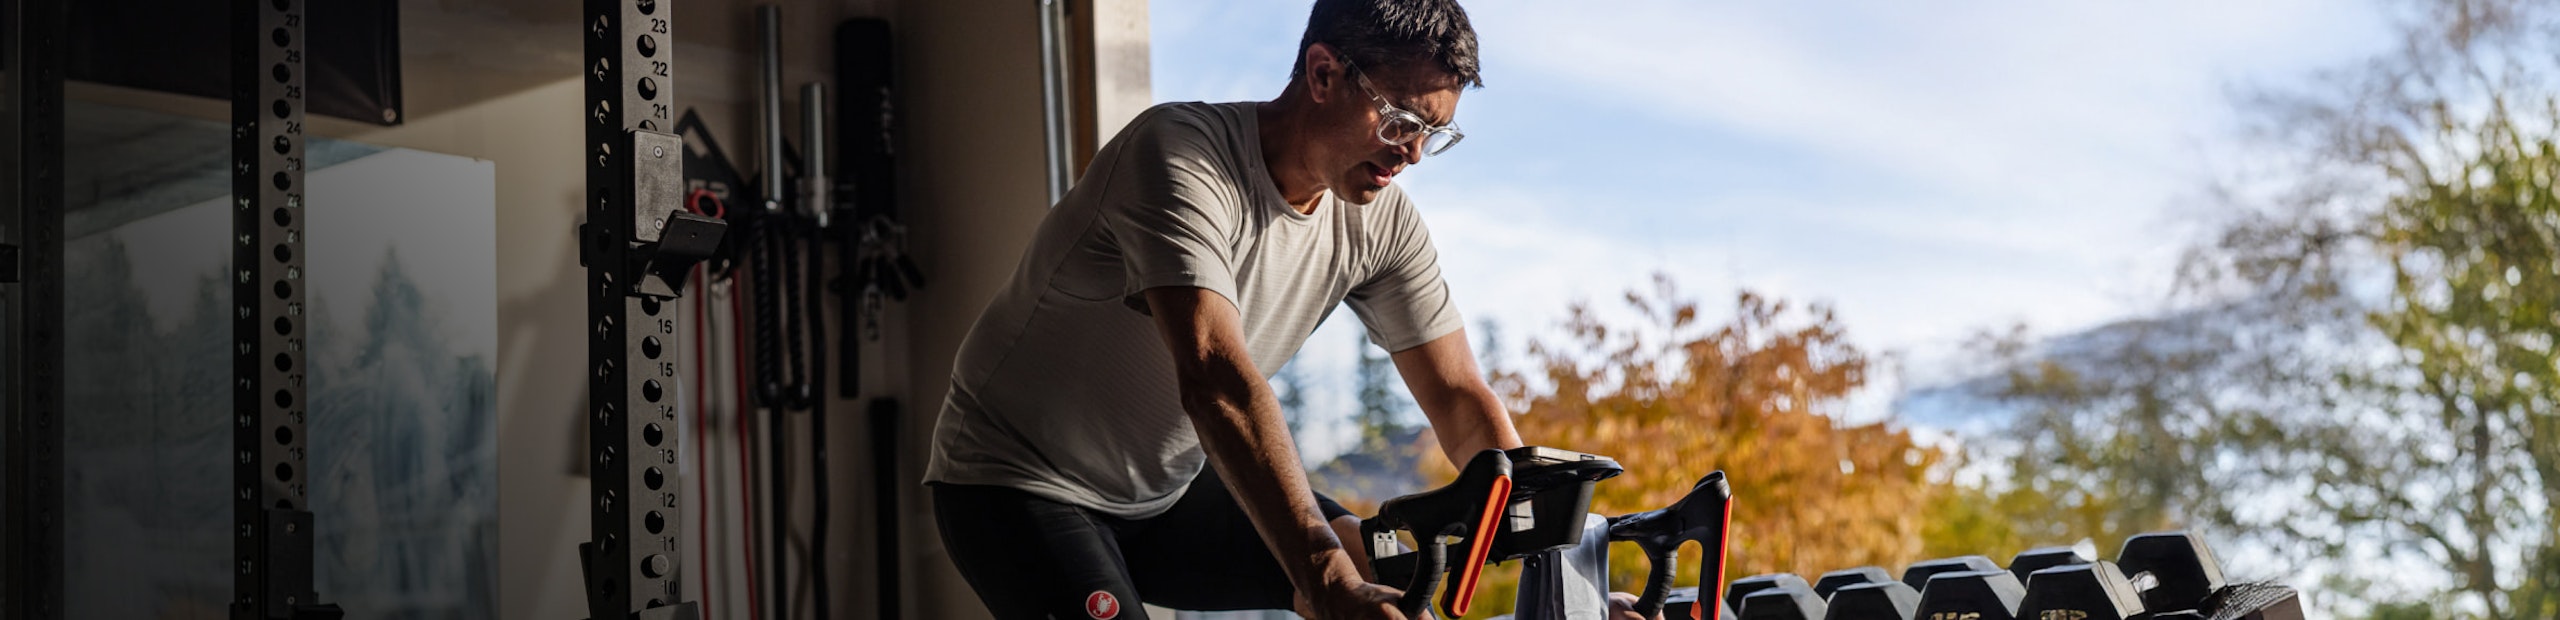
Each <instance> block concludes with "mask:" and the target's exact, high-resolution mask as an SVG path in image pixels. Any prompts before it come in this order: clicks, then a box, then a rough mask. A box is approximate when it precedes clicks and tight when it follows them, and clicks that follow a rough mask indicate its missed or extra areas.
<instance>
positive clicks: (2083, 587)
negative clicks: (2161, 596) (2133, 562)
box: [2018, 560, 2160, 620]
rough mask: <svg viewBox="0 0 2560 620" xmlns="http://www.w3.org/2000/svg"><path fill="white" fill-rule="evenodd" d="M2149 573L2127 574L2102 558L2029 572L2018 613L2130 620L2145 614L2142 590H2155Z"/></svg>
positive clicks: (2059, 619)
mask: <svg viewBox="0 0 2560 620" xmlns="http://www.w3.org/2000/svg"><path fill="white" fill-rule="evenodd" d="M2159 585H2160V582H2159V580H2158V578H2156V577H2153V576H2152V575H2151V573H2138V574H2136V575H2134V576H2132V577H2127V576H2125V574H2124V571H2122V570H2121V569H2118V568H2117V567H2116V563H2114V562H2108V561H2104V560H2100V561H2096V562H2090V563H2087V564H2065V565H2062V566H2056V567H2052V568H2047V569H2043V570H2039V571H2036V572H2034V573H2032V574H2030V575H2029V576H2028V578H2027V597H2026V600H2025V601H2024V602H2022V603H2020V604H2019V605H2018V615H2020V616H2024V617H2028V618H2051V619H2054V620H2133V619H2134V618H2140V617H2147V616H2146V615H2145V612H2146V611H2147V610H2146V609H2145V608H2144V607H2143V605H2142V596H2143V594H2144V593H2146V592H2149V591H2152V590H2155V589H2158V587H2159Z"/></svg>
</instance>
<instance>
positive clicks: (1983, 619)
mask: <svg viewBox="0 0 2560 620" xmlns="http://www.w3.org/2000/svg"><path fill="white" fill-rule="evenodd" d="M2026 593H2027V592H2026V588H2025V587H2022V586H2019V585H2018V576H2017V575H2011V574H2009V571H2005V570H2000V569H1998V568H1993V569H1991V570H1983V571H1965V572H1954V573H1938V574H1936V575H1934V576H1931V577H1929V586H1928V587H1925V588H1921V589H1920V608H1919V609H1918V610H1916V611H1915V613H1914V614H1913V617H1915V618H1964V619H1966V620H2017V618H2018V601H2019V599H2022V598H2026ZM1942 614H1946V615H1942Z"/></svg>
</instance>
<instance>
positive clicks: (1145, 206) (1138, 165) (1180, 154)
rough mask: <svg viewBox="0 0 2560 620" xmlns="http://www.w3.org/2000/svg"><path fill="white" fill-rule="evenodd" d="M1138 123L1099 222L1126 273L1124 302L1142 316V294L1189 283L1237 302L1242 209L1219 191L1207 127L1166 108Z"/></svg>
mask: <svg viewBox="0 0 2560 620" xmlns="http://www.w3.org/2000/svg"><path fill="white" fill-rule="evenodd" d="M1137 123H1139V124H1142V125H1141V126H1140V127H1139V129H1138V131H1136V132H1134V133H1132V134H1130V135H1128V136H1126V138H1127V142H1126V143H1125V144H1123V145H1122V146H1121V149H1120V152H1119V154H1118V155H1119V157H1118V161H1115V162H1112V165H1114V166H1120V167H1124V168H1123V169H1121V170H1118V171H1115V172H1117V174H1114V175H1112V178H1113V180H1112V181H1111V183H1112V186H1111V187H1109V188H1107V191H1109V194H1107V195H1105V196H1102V197H1101V200H1100V203H1101V204H1100V208H1101V224H1102V226H1103V227H1105V228H1106V229H1107V230H1108V231H1109V233H1110V235H1111V238H1112V239H1113V240H1114V241H1115V242H1116V243H1117V245H1118V246H1119V250H1120V255H1121V259H1122V264H1123V265H1124V267H1125V269H1126V274H1127V278H1126V286H1125V287H1124V288H1123V290H1122V291H1121V294H1122V296H1123V301H1124V302H1125V303H1127V304H1128V305H1129V306H1130V307H1132V308H1135V309H1137V310H1139V311H1141V312H1144V311H1146V308H1147V306H1146V303H1145V299H1143V298H1141V297H1139V294H1140V293H1142V292H1144V291H1146V290H1147V289H1151V288H1159V287H1166V286H1189V287H1198V288H1203V289H1208V290H1209V291H1211V292H1215V293H1217V294H1219V295H1221V296H1224V297H1226V298H1227V302H1228V303H1236V276H1235V250H1234V248H1235V244H1234V243H1233V239H1234V237H1235V229H1236V227H1237V226H1238V225H1239V222H1238V221H1237V220H1238V218H1239V217H1241V212H1240V210H1239V209H1238V208H1237V207H1236V206H1235V205H1234V204H1232V202H1233V201H1232V200H1229V199H1227V198H1225V197H1223V193H1222V192H1220V191H1219V190H1218V188H1219V187H1221V186H1223V185H1227V183H1224V182H1223V181H1221V179H1222V178H1223V175H1221V174H1219V173H1218V172H1217V170H1218V166H1217V163H1216V160H1215V159H1214V158H1213V157H1212V154H1213V153H1214V152H1215V151H1214V149H1215V145H1214V142H1213V140H1211V138H1210V136H1209V134H1208V131H1209V129H1208V127H1207V124H1206V123H1205V122H1203V121H1202V119H1199V118H1196V117H1194V116H1191V115H1188V114H1183V113H1181V112H1177V111H1170V110H1162V109H1159V110H1156V111H1154V112H1153V113H1151V114H1148V115H1146V117H1143V118H1140V119H1138V121H1137Z"/></svg>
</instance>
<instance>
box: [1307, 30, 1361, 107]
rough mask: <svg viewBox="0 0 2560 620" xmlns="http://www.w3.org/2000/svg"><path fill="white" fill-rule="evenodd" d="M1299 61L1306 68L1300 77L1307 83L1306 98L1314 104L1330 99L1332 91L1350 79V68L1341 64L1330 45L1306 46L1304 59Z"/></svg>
mask: <svg viewBox="0 0 2560 620" xmlns="http://www.w3.org/2000/svg"><path fill="white" fill-rule="evenodd" d="M1299 60H1300V61H1301V62H1304V63H1306V66H1307V72H1306V74H1305V75H1303V76H1300V77H1301V78H1303V79H1305V80H1306V81H1307V96H1308V97H1309V98H1311V99H1313V100H1314V101H1315V102H1316V103H1324V102H1326V101H1328V100H1330V99H1332V97H1333V89H1338V88H1341V87H1342V83H1343V82H1344V81H1346V80H1349V79H1351V75H1350V72H1349V68H1350V67H1349V66H1348V65H1345V64H1343V62H1342V55H1341V54H1339V53H1336V51H1335V50H1334V49H1333V46H1331V45H1327V44H1323V43H1316V44H1313V45H1308V46H1307V55H1306V57H1305V58H1301V59H1299Z"/></svg>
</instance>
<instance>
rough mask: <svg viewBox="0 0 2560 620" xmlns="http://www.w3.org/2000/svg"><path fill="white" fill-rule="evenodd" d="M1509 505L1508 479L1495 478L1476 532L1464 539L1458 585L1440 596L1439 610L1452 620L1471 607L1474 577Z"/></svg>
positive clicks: (1507, 477)
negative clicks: (1497, 524) (1465, 542)
mask: <svg viewBox="0 0 2560 620" xmlns="http://www.w3.org/2000/svg"><path fill="white" fill-rule="evenodd" d="M1510 502H1511V477H1510V476H1495V477H1494V478H1493V489H1492V491H1491V492H1488V493H1486V494H1485V498H1484V512H1483V514H1481V515H1478V516H1477V517H1476V529H1475V531H1473V532H1470V533H1469V536H1468V539H1469V540H1468V543H1467V563H1465V564H1461V565H1460V566H1464V567H1466V568H1465V569H1463V570H1461V571H1460V572H1459V573H1458V583H1455V584H1452V585H1451V586H1450V588H1449V589H1447V590H1443V591H1441V593H1440V608H1441V610H1442V611H1447V612H1449V617H1450V618H1452V619H1453V620H1454V619H1456V618H1463V617H1466V615H1467V608H1469V607H1473V606H1475V598H1476V577H1477V576H1479V575H1481V574H1483V573H1484V561H1485V556H1487V555H1490V554H1491V553H1492V552H1493V539H1494V538H1495V537H1496V536H1495V534H1498V533H1499V532H1495V531H1494V529H1493V527H1494V524H1495V523H1498V522H1500V521H1501V520H1502V515H1503V514H1504V513H1506V512H1508V509H1509V508H1510Z"/></svg>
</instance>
